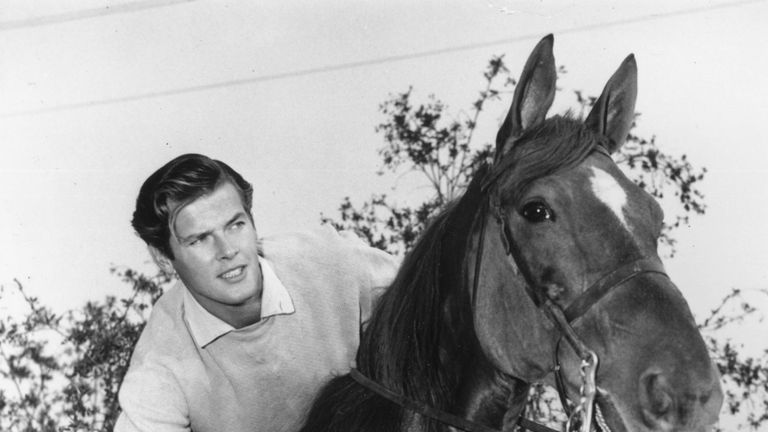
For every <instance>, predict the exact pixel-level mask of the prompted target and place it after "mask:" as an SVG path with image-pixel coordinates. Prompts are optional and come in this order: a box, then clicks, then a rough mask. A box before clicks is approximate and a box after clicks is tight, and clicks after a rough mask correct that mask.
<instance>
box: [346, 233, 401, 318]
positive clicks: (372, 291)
mask: <svg viewBox="0 0 768 432" xmlns="http://www.w3.org/2000/svg"><path fill="white" fill-rule="evenodd" d="M339 235H340V236H341V237H343V238H345V239H347V241H349V242H351V243H353V244H354V247H355V251H354V253H355V256H356V260H359V265H360V268H361V269H362V271H363V272H364V274H365V278H364V282H363V283H361V284H360V322H361V323H362V322H366V321H368V319H370V317H371V311H372V309H373V305H375V304H376V302H377V301H378V299H379V297H380V296H381V294H383V293H384V291H386V290H387V288H389V285H390V284H391V283H392V281H393V280H394V279H395V275H396V274H397V268H398V266H399V264H400V263H399V260H398V259H397V258H395V257H394V256H393V255H390V254H388V253H387V252H384V251H383V250H381V249H377V248H374V247H371V246H369V245H367V244H366V243H365V242H364V241H363V240H362V239H361V238H360V237H358V236H357V235H356V234H355V233H353V232H351V231H340V232H339Z"/></svg>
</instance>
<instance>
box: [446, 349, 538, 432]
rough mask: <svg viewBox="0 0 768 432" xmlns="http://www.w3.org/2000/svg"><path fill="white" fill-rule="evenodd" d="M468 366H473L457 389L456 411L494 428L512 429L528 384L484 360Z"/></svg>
mask: <svg viewBox="0 0 768 432" xmlns="http://www.w3.org/2000/svg"><path fill="white" fill-rule="evenodd" d="M478 363H480V364H478ZM470 367H472V369H473V370H472V372H471V373H468V374H467V375H465V376H466V377H467V378H466V379H465V380H464V382H463V383H462V386H461V388H460V389H459V394H460V395H461V399H459V400H458V402H459V406H458V408H459V409H460V410H461V413H459V415H461V416H462V417H464V418H467V419H469V420H471V421H474V422H477V423H480V424H483V425H486V426H489V427H492V428H495V429H498V430H502V431H507V430H510V431H511V430H513V428H514V424H515V423H516V422H517V419H518V417H520V415H522V413H523V409H524V408H525V402H526V400H527V396H528V389H529V388H530V386H529V385H528V384H527V383H525V382H523V381H520V380H518V379H516V378H513V377H511V376H509V375H505V374H503V373H501V372H499V371H498V370H497V369H495V368H493V367H492V365H490V364H489V363H488V362H487V361H485V360H483V361H482V362H473V364H472V365H471V366H470Z"/></svg>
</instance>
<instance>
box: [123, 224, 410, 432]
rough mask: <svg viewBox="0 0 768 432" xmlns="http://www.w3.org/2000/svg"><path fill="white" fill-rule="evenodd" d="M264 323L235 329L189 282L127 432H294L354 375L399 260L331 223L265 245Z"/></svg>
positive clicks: (161, 312)
mask: <svg viewBox="0 0 768 432" xmlns="http://www.w3.org/2000/svg"><path fill="white" fill-rule="evenodd" d="M259 251H260V255H262V256H263V259H262V260H260V265H261V268H262V274H263V278H264V287H263V292H262V313H263V317H262V319H261V320H260V321H259V322H257V323H254V324H252V325H249V326H246V327H243V328H239V329H235V328H233V327H231V326H229V325H227V324H226V323H224V322H223V321H221V320H219V319H218V318H216V317H214V316H212V315H211V314H209V313H208V312H207V311H206V310H205V309H204V308H203V307H202V306H201V305H200V304H199V303H198V302H197V301H195V299H194V297H192V296H191V295H190V294H189V293H188V291H187V289H186V288H185V287H184V286H183V285H181V284H178V285H177V286H176V287H175V288H173V289H170V290H168V291H167V292H166V293H165V294H163V295H162V297H161V298H160V299H159V300H158V301H157V303H156V304H155V306H154V308H153V310H152V314H151V316H150V318H149V320H148V321H147V324H146V326H145V327H144V330H143V331H142V334H141V337H140V338H139V341H138V342H137V344H136V347H135V349H134V352H133V356H132V357H131V364H130V367H129V369H128V372H127V373H126V375H125V378H124V380H123V382H122V385H121V388H120V396H119V399H120V406H121V409H122V414H121V415H120V417H119V418H118V420H117V424H116V425H115V429H114V430H115V432H189V431H190V430H192V431H195V432H294V431H297V430H298V429H299V427H300V426H301V424H302V422H303V419H304V415H305V414H306V412H307V411H308V409H309V406H310V404H311V403H312V399H313V398H314V395H315V394H316V392H317V391H318V390H319V389H320V387H321V386H322V385H323V384H324V383H325V382H327V381H328V379H330V377H332V376H333V375H336V374H343V373H346V372H347V371H348V370H349V367H350V365H351V364H352V362H353V361H354V358H355V354H356V352H357V347H358V344H359V337H360V325H361V323H362V322H363V321H365V320H366V319H367V318H368V317H369V316H370V311H371V304H372V302H373V299H374V298H376V297H377V296H378V293H380V292H381V291H382V290H383V289H384V288H385V287H386V286H388V285H389V283H390V282H391V281H392V279H393V277H394V275H395V272H396V269H397V264H396V261H395V260H394V258H393V257H392V256H390V255H388V254H386V253H384V252H382V251H380V250H378V249H373V248H371V247H369V246H367V245H365V244H364V243H363V242H362V241H361V240H360V239H358V238H356V237H354V236H349V235H339V233H337V232H336V231H335V230H333V229H330V228H324V229H319V230H316V231H311V232H305V233H291V234H283V235H278V236H273V237H268V238H264V239H260V241H259Z"/></svg>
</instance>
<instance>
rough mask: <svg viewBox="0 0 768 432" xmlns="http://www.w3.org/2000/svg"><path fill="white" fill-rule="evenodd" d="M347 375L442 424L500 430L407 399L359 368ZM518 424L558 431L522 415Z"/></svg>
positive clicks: (534, 431)
mask: <svg viewBox="0 0 768 432" xmlns="http://www.w3.org/2000/svg"><path fill="white" fill-rule="evenodd" d="M349 375H350V376H351V377H352V379H354V380H355V381H357V383H358V384H360V385H362V386H363V387H365V388H367V389H368V390H371V391H373V392H374V393H376V394H378V395H379V396H381V397H383V398H384V399H387V400H389V401H390V402H393V403H395V404H397V405H399V406H401V407H403V408H405V409H408V410H411V411H414V412H417V413H419V414H421V415H423V416H426V417H429V418H431V419H434V420H437V421H439V422H441V423H443V424H446V425H449V426H453V427H455V428H457V429H461V430H463V431H465V432H500V431H498V430H496V429H493V428H490V427H488V426H485V425H481V424H480V423H475V422H473V421H470V420H467V419H465V418H461V417H459V416H456V415H453V414H450V413H447V412H445V411H442V410H439V409H437V408H434V407H431V406H429V405H427V404H424V403H422V402H418V401H415V400H413V399H409V398H407V397H405V396H403V395H401V394H397V393H395V392H393V391H391V390H389V389H388V388H386V387H384V386H382V385H381V384H379V383H377V382H376V381H373V380H372V379H370V378H368V377H367V376H365V375H363V374H362V373H360V371H359V370H357V369H355V368H352V369H351V370H350V371H349ZM518 424H519V425H520V426H522V427H523V428H525V429H528V430H530V431H531V432H558V431H557V430H555V429H552V428H548V427H546V426H543V425H540V424H538V423H534V422H532V421H530V420H528V419H526V418H523V417H520V419H519V420H518Z"/></svg>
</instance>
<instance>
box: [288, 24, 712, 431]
mask: <svg viewBox="0 0 768 432" xmlns="http://www.w3.org/2000/svg"><path fill="white" fill-rule="evenodd" d="M552 43H553V38H552V36H548V37H545V38H544V39H543V40H542V41H541V42H539V44H538V45H537V46H536V48H535V49H534V51H533V53H532V54H531V56H530V58H529V59H528V62H527V63H526V65H525V68H524V70H523V73H522V75H521V77H520V80H519V83H518V84H517V88H516V89H515V95H514V98H513V101H512V107H511V109H510V111H509V114H508V115H507V118H506V120H505V121H504V123H503V125H502V127H501V129H500V131H499V133H498V136H497V144H496V154H495V160H494V162H493V164H492V165H490V166H487V167H483V168H480V169H479V170H478V172H477V173H476V174H475V176H474V178H473V181H472V182H471V184H470V185H469V187H468V189H467V191H466V192H465V194H464V195H463V196H462V197H461V198H460V199H458V200H457V201H456V202H454V203H452V204H451V205H450V206H448V207H447V208H446V209H445V210H444V211H443V212H442V213H441V214H440V215H438V216H437V217H436V218H435V220H434V221H433V222H432V223H431V225H430V227H429V228H427V230H426V231H425V232H424V233H423V234H422V236H421V238H420V240H419V241H418V242H417V244H416V246H415V247H414V249H413V250H412V251H411V252H410V253H409V254H408V255H407V256H406V258H405V260H404V262H403V264H402V267H401V269H400V271H399V274H398V276H397V278H396V279H395V281H394V283H393V284H392V286H391V287H390V288H389V290H388V291H387V292H386V293H385V294H384V295H383V296H382V297H381V299H380V300H379V303H378V304H377V306H376V309H375V311H374V313H373V316H372V318H371V320H370V322H369V323H368V325H367V326H366V327H365V330H364V332H363V335H362V340H361V345H360V348H359V350H358V355H357V369H354V370H353V371H352V373H351V374H348V375H344V376H341V377H337V378H335V379H333V380H332V381H331V382H330V383H329V384H328V385H327V386H326V387H325V388H324V389H323V390H322V391H321V393H320V394H319V395H318V397H317V399H316V401H315V405H314V406H313V409H312V410H311V412H310V413H309V414H308V417H307V422H306V424H305V427H304V429H303V430H304V431H401V430H402V431H442V430H466V431H472V432H479V431H492V430H505V431H507V430H512V428H513V427H514V425H517V424H519V425H522V426H524V427H526V428H529V429H532V430H546V428H544V427H542V426H540V425H536V424H531V423H530V422H528V421H526V420H521V418H522V414H523V410H524V407H525V401H526V398H527V394H528V390H529V388H530V385H531V383H535V382H546V383H549V384H551V385H553V386H556V388H557V389H558V392H559V394H560V397H561V400H562V402H563V404H564V408H565V409H566V411H567V412H568V413H569V419H570V420H569V425H568V430H569V431H571V430H579V431H590V430H595V429H597V430H601V431H609V430H612V431H615V432H622V431H624V432H636V431H665V432H668V431H679V432H693V431H705V430H708V429H709V428H710V427H711V425H713V424H714V423H715V422H716V421H717V418H718V412H719V410H720V406H721V404H722V391H721V388H720V384H719V375H718V372H717V370H716V369H715V368H714V366H713V364H712V361H711V360H710V358H709V355H708V352H707V348H706V346H705V344H704V341H703V340H702V338H701V335H700V334H699V332H698V329H697V327H696V324H695V322H694V320H693V317H692V315H691V312H690V310H689V308H688V305H687V303H686V301H685V300H684V299H683V297H682V295H681V294H680V291H678V289H677V287H676V286H675V285H674V284H673V283H672V281H671V280H670V279H669V278H668V276H667V275H666V274H665V272H664V268H663V266H662V264H661V261H660V259H659V257H658V254H657V240H658V238H659V235H660V232H661V227H662V218H663V215H662V211H661V208H660V207H659V205H658V203H657V202H656V201H655V200H654V199H653V198H652V197H651V196H650V195H649V194H648V193H646V192H645V191H643V190H642V189H641V188H640V187H638V186H637V185H635V184H634V183H633V182H632V181H630V180H629V179H628V178H627V177H625V175H624V174H623V173H622V172H621V170H620V169H619V168H618V167H617V166H616V164H615V163H614V161H613V160H612V159H611V154H613V153H614V152H615V151H616V150H617V149H618V148H619V147H620V146H621V145H622V144H623V142H624V140H625V139H626V137H627V134H628V132H629V129H630V127H631V125H632V121H633V116H634V105H635V96H636V90H637V67H636V65H635V60H634V57H632V56H629V57H627V59H626V60H624V62H623V63H622V64H621V66H620V67H619V69H618V70H617V71H616V73H615V74H614V75H613V77H611V79H610V80H609V81H608V83H607V84H606V87H605V89H604V91H603V93H602V94H601V96H600V97H599V98H598V100H597V101H596V103H595V105H594V107H593V109H592V111H591V112H590V114H589V115H588V117H587V118H586V119H585V120H584V121H581V120H578V119H575V118H571V117H570V116H564V117H563V116H554V117H551V118H546V113H547V111H548V110H549V107H550V105H551V104H552V101H553V99H554V95H555V78H556V72H555V62H554V58H553V55H552Z"/></svg>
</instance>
